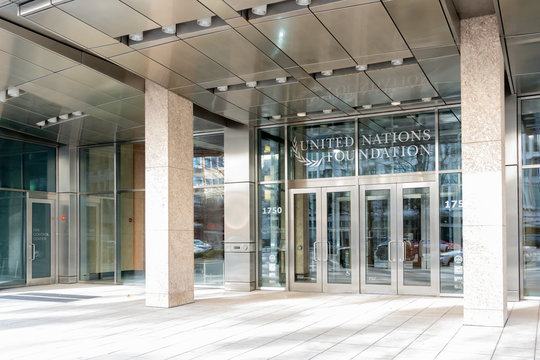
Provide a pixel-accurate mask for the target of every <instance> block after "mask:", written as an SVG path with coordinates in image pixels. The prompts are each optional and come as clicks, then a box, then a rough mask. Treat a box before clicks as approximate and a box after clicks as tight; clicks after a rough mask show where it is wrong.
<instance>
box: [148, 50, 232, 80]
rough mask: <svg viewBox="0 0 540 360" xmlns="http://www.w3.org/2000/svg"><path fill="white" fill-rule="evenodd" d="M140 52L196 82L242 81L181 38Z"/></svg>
mask: <svg viewBox="0 0 540 360" xmlns="http://www.w3.org/2000/svg"><path fill="white" fill-rule="evenodd" d="M140 52H141V53H142V54H144V55H146V56H148V57H149V58H151V59H153V60H155V61H157V62H159V63H160V64H162V65H164V66H166V67H168V68H169V69H171V70H173V71H175V72H177V73H178V74H180V75H182V76H184V77H185V78H186V79H189V80H191V81H192V82H194V83H198V84H201V83H205V82H210V81H213V82H218V83H221V84H224V85H230V84H240V83H242V80H241V79H239V78H237V77H236V76H235V75H234V74H232V73H230V72H229V71H227V69H225V68H223V67H222V66H221V65H219V64H217V63H216V62H214V61H213V60H212V59H210V58H208V57H206V56H205V55H204V54H202V53H200V52H199V51H197V50H196V49H194V48H192V47H191V46H189V45H188V44H186V43H185V42H183V41H181V40H179V41H175V42H172V43H168V44H164V45H159V46H154V47H151V48H147V49H143V50H140Z"/></svg>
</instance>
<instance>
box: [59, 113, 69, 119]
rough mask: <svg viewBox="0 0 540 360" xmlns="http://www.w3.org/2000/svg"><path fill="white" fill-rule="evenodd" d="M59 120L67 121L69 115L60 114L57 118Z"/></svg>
mask: <svg viewBox="0 0 540 360" xmlns="http://www.w3.org/2000/svg"><path fill="white" fill-rule="evenodd" d="M59 118H60V120H67V119H69V114H62V115H60V116H59Z"/></svg>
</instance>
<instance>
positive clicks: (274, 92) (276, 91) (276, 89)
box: [257, 82, 317, 102]
mask: <svg viewBox="0 0 540 360" xmlns="http://www.w3.org/2000/svg"><path fill="white" fill-rule="evenodd" d="M257 89H258V90H259V91H260V92H262V93H264V94H265V95H267V96H269V97H270V98H272V99H274V100H276V101H277V102H286V101H292V100H298V99H307V98H317V95H315V93H314V92H312V91H311V90H309V89H308V88H307V87H305V86H304V85H302V84H300V83H298V82H292V83H286V84H276V85H270V86H261V87H258V88H257Z"/></svg>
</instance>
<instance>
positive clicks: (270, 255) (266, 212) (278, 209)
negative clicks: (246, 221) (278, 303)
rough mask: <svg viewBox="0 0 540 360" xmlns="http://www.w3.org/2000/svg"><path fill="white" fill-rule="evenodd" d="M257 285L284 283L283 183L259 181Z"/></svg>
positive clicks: (282, 285) (278, 285)
mask: <svg viewBox="0 0 540 360" xmlns="http://www.w3.org/2000/svg"><path fill="white" fill-rule="evenodd" d="M258 214H259V286H268V287H284V286H285V276H286V270H285V264H286V261H285V256H286V243H285V241H286V240H285V239H286V236H285V221H286V220H285V185H283V184H271V185H259V209H258Z"/></svg>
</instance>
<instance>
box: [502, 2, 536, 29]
mask: <svg viewBox="0 0 540 360" xmlns="http://www.w3.org/2000/svg"><path fill="white" fill-rule="evenodd" d="M499 4H500V9H501V16H502V20H503V25H504V33H505V34H506V35H507V36H509V35H522V34H531V33H538V32H540V21H539V16H540V1H531V0H499Z"/></svg>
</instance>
